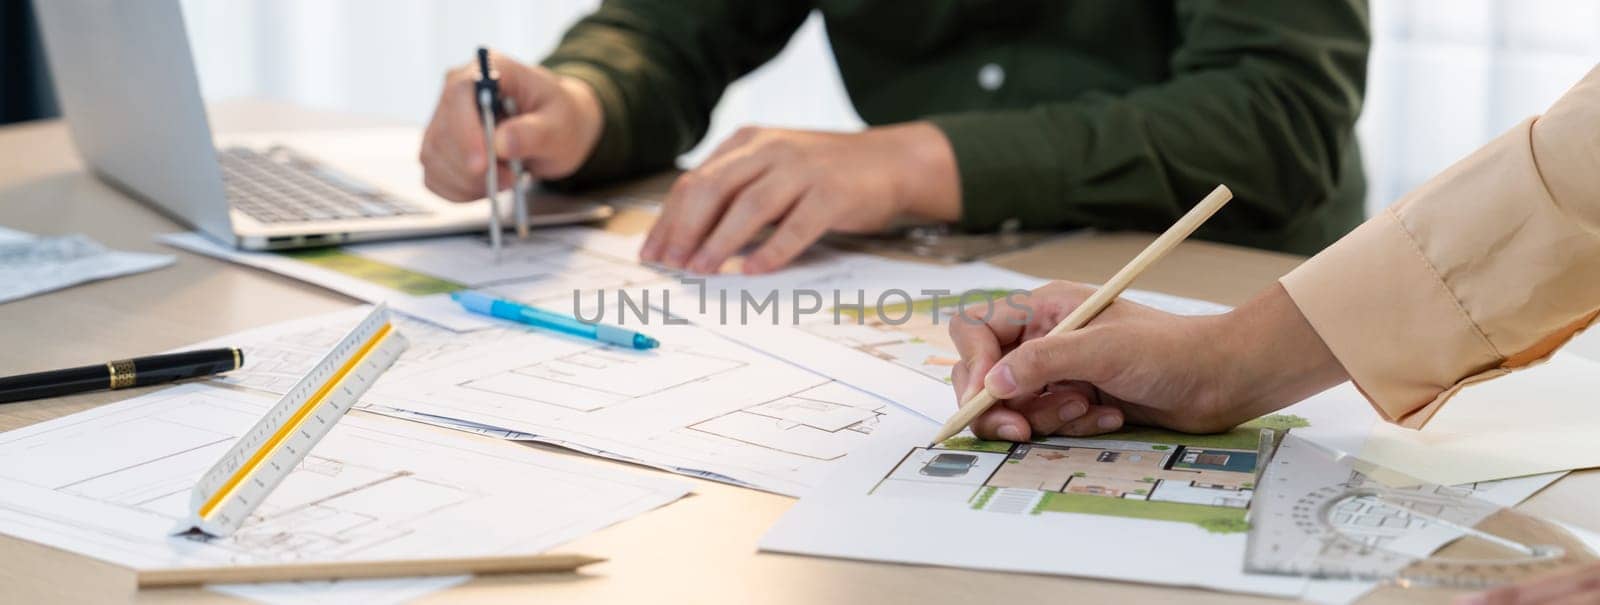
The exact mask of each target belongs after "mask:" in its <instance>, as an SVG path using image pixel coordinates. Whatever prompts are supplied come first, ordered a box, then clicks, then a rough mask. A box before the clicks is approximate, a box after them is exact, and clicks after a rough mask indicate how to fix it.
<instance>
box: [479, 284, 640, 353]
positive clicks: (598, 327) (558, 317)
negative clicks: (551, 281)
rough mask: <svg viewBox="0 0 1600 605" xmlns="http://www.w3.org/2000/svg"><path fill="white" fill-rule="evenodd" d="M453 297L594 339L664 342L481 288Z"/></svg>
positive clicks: (623, 343)
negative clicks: (487, 292)
mask: <svg viewBox="0 0 1600 605" xmlns="http://www.w3.org/2000/svg"><path fill="white" fill-rule="evenodd" d="M450 298H451V299H452V300H455V301H456V302H458V303H461V306H462V307H464V308H466V310H468V311H471V312H473V313H480V314H483V315H488V316H490V317H498V318H500V319H509V320H511V321H514V322H518V323H525V324H528V325H530V326H533V327H536V328H544V329H546V330H555V331H557V332H563V333H566V334H571V335H573V336H580V337H583V338H588V339H591V340H598V341H600V342H603V343H606V344H613V345H617V346H619V347H628V348H632V349H639V350H641V351H642V350H645V349H654V348H656V347H658V346H661V342H660V341H658V340H656V339H654V338H651V337H649V336H645V335H643V334H640V333H638V332H635V331H633V330H628V329H624V328H619V327H616V326H608V325H605V324H598V323H593V324H591V323H584V322H582V321H578V319H577V318H575V317H568V316H566V315H562V314H560V313H551V312H549V311H546V310H544V309H539V308H536V307H530V306H528V305H524V304H522V303H518V302H513V301H509V300H503V299H499V298H495V297H493V296H488V295H485V294H481V293H478V292H472V291H468V290H461V291H457V292H451V293H450Z"/></svg>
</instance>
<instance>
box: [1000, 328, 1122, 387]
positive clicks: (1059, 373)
mask: <svg viewBox="0 0 1600 605" xmlns="http://www.w3.org/2000/svg"><path fill="white" fill-rule="evenodd" d="M1104 345H1105V343H1100V342H1092V341H1091V339H1090V338H1089V337H1088V336H1087V335H1086V333H1085V331H1081V330H1080V331H1076V332H1068V333H1066V334H1058V335H1056V336H1043V337H1040V338H1035V339H1033V340H1029V341H1027V342H1024V343H1022V344H1021V345H1018V346H1017V348H1016V349H1013V350H1012V351H1011V352H1010V353H1008V354H1006V356H1005V357H1002V358H1001V359H1000V362H999V363H996V364H995V366H994V369H991V370H989V373H988V374H987V375H985V376H984V386H985V387H988V389H989V393H990V394H992V395H994V396H995V397H998V398H1001V399H1010V398H1012V397H1016V396H1019V395H1026V394H1030V393H1037V392H1039V391H1040V390H1041V389H1043V388H1044V387H1045V385H1047V384H1050V383H1052V382H1060V381H1066V380H1078V381H1083V382H1088V383H1091V384H1095V383H1098V382H1100V381H1101V380H1103V379H1104V378H1105V374H1106V370H1107V369H1108V368H1111V367H1115V362H1114V361H1112V360H1111V359H1109V358H1108V357H1107V355H1106V353H1107V347H1106V346H1104Z"/></svg>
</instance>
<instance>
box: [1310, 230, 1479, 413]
mask: <svg viewBox="0 0 1600 605" xmlns="http://www.w3.org/2000/svg"><path fill="white" fill-rule="evenodd" d="M1280 283H1282V284H1283V287H1284V289H1285V290H1287V291H1288V292H1289V297H1290V298H1291V299H1293V300H1294V302H1295V305H1296V306H1298V307H1299V308H1300V312H1301V313H1302V314H1304V315H1305V317H1306V319H1307V320H1308V321H1310V323H1311V326H1312V328H1314V329H1315V330H1316V331H1317V334H1318V335H1319V336H1321V337H1322V340H1323V342H1325V343H1327V345H1328V348H1329V349H1330V350H1332V351H1333V354H1334V357H1336V358H1338V360H1339V363H1340V364H1342V365H1343V366H1344V369H1345V371H1346V372H1347V373H1349V375H1350V379H1351V381H1352V382H1354V383H1355V385H1356V388H1358V389H1360V390H1361V392H1362V393H1363V394H1364V395H1366V397H1367V399H1368V400H1370V401H1371V402H1372V404H1373V406H1374V407H1375V408H1377V411H1378V413H1379V414H1380V415H1381V416H1383V418H1384V419H1385V420H1388V421H1390V422H1394V423H1397V424H1400V425H1403V426H1408V427H1411V428H1421V427H1422V425H1423V424H1426V423H1427V421H1428V419H1430V418H1432V417H1433V414H1434V413H1435V412H1437V411H1438V409H1439V407H1440V406H1441V405H1443V403H1444V401H1445V400H1446V399H1448V398H1449V397H1450V395H1452V394H1454V393H1455V391H1456V390H1459V389H1460V388H1461V387H1462V386H1465V385H1466V384H1468V383H1470V382H1477V381H1480V380H1487V379H1489V378H1493V377H1495V376H1499V375H1501V374H1503V373H1505V370H1500V369H1498V367H1499V366H1500V362H1501V360H1502V359H1503V357H1502V356H1501V355H1500V354H1499V353H1498V352H1497V351H1496V350H1495V348H1494V346H1493V345H1492V344H1491V343H1490V342H1489V340H1488V338H1487V337H1485V336H1484V334H1483V333H1482V332H1481V331H1480V330H1479V329H1478V327H1477V325H1476V324H1474V323H1473V321H1472V319H1471V317H1470V316H1469V315H1468V314H1467V312H1466V310H1465V309H1463V307H1462V306H1461V304H1460V303H1459V301H1457V300H1456V298H1455V295H1454V294H1452V293H1451V292H1450V290H1449V288H1447V287H1446V286H1445V283H1444V281H1443V280H1442V279H1441V278H1440V277H1439V275H1438V273H1437V272H1436V271H1435V269H1434V267H1433V265H1432V264H1431V263H1430V262H1429V261H1428V260H1427V258H1426V257H1425V256H1424V255H1423V253H1422V249H1421V248H1420V247H1419V246H1418V245H1417V242H1416V241H1415V239H1414V238H1413V237H1412V235H1411V233H1410V232H1408V231H1407V230H1406V229H1405V226H1404V225H1403V224H1402V223H1401V221H1400V218H1399V217H1398V216H1397V215H1396V214H1395V209H1394V208H1391V209H1390V210H1387V211H1385V212H1384V213H1382V214H1380V215H1378V216H1376V217H1373V218H1372V220H1369V221H1367V222H1366V223H1364V224H1362V225H1361V226H1360V227H1358V228H1356V230H1355V231H1352V232H1351V233H1350V234H1349V235H1347V236H1345V237H1344V238H1343V239H1341V240H1339V242H1337V243H1335V244H1334V245H1333V246H1332V247H1330V248H1328V249H1327V250H1324V251H1323V252H1322V253H1321V254H1318V255H1317V256H1315V257H1313V258H1312V259H1311V260H1308V261H1306V262H1305V264H1303V265H1301V266H1300V267H1298V268H1296V269H1295V270H1294V271H1292V272H1290V273H1289V274H1288V275H1286V276H1284V277H1283V279H1281V280H1280ZM1463 376H1469V377H1470V378H1468V379H1465V380H1463V379H1462V377H1463Z"/></svg>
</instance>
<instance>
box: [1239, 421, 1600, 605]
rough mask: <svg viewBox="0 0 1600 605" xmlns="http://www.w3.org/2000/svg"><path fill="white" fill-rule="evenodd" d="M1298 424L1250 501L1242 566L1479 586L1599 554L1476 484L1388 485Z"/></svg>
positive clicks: (1570, 565) (1563, 566)
mask: <svg viewBox="0 0 1600 605" xmlns="http://www.w3.org/2000/svg"><path fill="white" fill-rule="evenodd" d="M1363 466H1364V463H1358V462H1357V461H1356V460H1354V459H1351V458H1349V457H1346V456H1341V455H1339V454H1337V453H1334V452H1331V451H1329V450H1325V449H1323V448H1321V447H1319V446H1317V445H1316V444H1313V443H1312V442H1310V441H1307V440H1304V439H1301V438H1299V437H1298V436H1296V435H1295V434H1294V433H1293V432H1292V431H1291V432H1290V433H1289V435H1288V436H1287V437H1285V438H1284V440H1283V443H1282V444H1281V445H1280V446H1278V450H1277V453H1276V454H1275V455H1274V456H1273V458H1272V461H1271V462H1270V463H1268V466H1267V468H1266V471H1265V472H1264V473H1262V476H1261V480H1260V481H1259V482H1258V485H1259V487H1258V488H1257V490H1256V495H1255V501H1254V502H1253V503H1251V511H1250V526H1251V527H1250V538H1249V543H1248V546H1247V548H1246V551H1247V553H1246V560H1245V571H1247V572H1250V573H1265V574H1280V575H1291V576H1302V577H1310V578H1319V579H1333V580H1360V581H1367V582H1380V583H1384V584H1388V585H1393V586H1400V587H1406V588H1411V587H1439V588H1453V589H1482V588H1487V587H1492V586H1496V585H1500V584H1506V583H1511V582H1518V581H1521V580H1524V579H1527V578H1530V577H1533V576H1536V575H1540V574H1545V573H1550V572H1553V571H1558V570H1563V569H1571V568H1575V567H1577V566H1580V565H1584V564H1587V563H1590V562H1593V561H1594V560H1595V555H1594V554H1593V553H1591V552H1590V551H1589V550H1588V549H1587V548H1586V547H1585V546H1584V544H1583V542H1582V541H1580V540H1578V539H1577V538H1576V537H1574V536H1572V534H1571V533H1569V532H1567V531H1566V530H1565V529H1563V528H1561V527H1559V526H1557V525H1555V524H1552V523H1549V522H1547V521H1544V520H1542V519H1538V518H1535V517H1532V516H1530V515H1527V514H1525V513H1522V512H1519V511H1517V510H1515V509H1511V508H1503V507H1500V506H1498V505H1496V504H1494V503H1491V502H1488V501H1486V500H1483V499H1480V498H1477V497H1475V496H1474V494H1475V492H1476V490H1477V489H1478V488H1477V484H1474V485H1465V486H1442V485H1412V486H1409V487H1390V486H1387V485H1384V484H1383V483H1380V482H1378V481H1376V480H1374V479H1372V478H1370V477H1368V476H1367V474H1366V473H1364V472H1362V471H1361V470H1358V469H1360V468H1362V467H1363Z"/></svg>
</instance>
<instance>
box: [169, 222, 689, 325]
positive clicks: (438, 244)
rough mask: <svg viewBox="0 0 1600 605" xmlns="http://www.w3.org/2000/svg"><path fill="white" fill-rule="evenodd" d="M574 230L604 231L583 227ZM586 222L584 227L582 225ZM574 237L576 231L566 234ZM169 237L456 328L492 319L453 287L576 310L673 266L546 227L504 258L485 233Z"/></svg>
mask: <svg viewBox="0 0 1600 605" xmlns="http://www.w3.org/2000/svg"><path fill="white" fill-rule="evenodd" d="M575 229H578V230H571V231H570V232H571V233H584V232H588V233H594V234H598V233H601V232H599V231H597V230H595V229H591V228H575ZM580 230H581V231H580ZM557 231H558V232H560V233H567V231H560V230H557ZM563 237H565V238H569V239H570V238H571V237H572V236H570V235H568V236H563ZM160 240H161V241H162V242H163V243H166V244H168V245H172V246H176V247H178V248H182V249H185V250H188V251H190V252H194V253H197V254H204V255H207V256H213V257H216V258H220V259H223V260H228V261H231V262H235V263H239V264H242V265H247V266H251V267H256V268H258V269H264V270H267V271H272V272H274V273H279V274H282V275H286V276H288V277H293V278H295V279H299V280H303V281H306V282H309V283H312V284H316V285H319V286H322V287H324V288H328V289H330V290H334V291H337V292H340V293H343V294H346V295H348V296H352V297H355V298H358V299H360V300H363V301H367V302H371V303H378V302H387V303H389V306H390V307H391V308H393V309H395V310H397V311H400V312H402V313H405V314H408V315H411V316H413V317H417V318H420V319H423V320H425V321H428V322H432V323H434V324H436V325H439V326H442V327H445V328H449V329H451V330H455V331H470V330H479V329H483V328H486V327H488V326H490V325H491V324H492V322H491V320H489V319H487V318H485V317H483V316H479V315H473V314H469V313H465V312H462V311H461V309H460V307H459V306H457V305H456V304H455V303H454V302H452V301H451V300H450V297H449V295H448V292H451V291H454V290H459V289H474V290H479V291H482V292H486V293H489V294H493V295H496V296H501V297H504V298H509V299H514V300H519V301H522V302H526V303H530V304H535V305H540V306H544V307H546V308H549V309H551V310H555V311H558V312H564V313H565V312H570V311H571V309H572V308H573V296H574V292H575V291H577V290H580V289H581V290H584V291H588V292H593V291H595V290H598V289H604V290H607V291H615V290H619V289H631V290H638V289H642V288H649V287H654V286H658V285H663V284H666V283H668V281H669V280H670V279H671V277H670V276H669V275H667V274H665V273H662V272H658V271H655V270H652V269H648V268H645V267H643V266H641V265H639V264H638V263H637V262H635V261H634V260H632V258H631V257H629V258H614V257H611V256H608V255H606V254H603V253H597V252H594V251H591V250H588V249H585V248H582V247H579V246H575V245H573V244H570V243H567V242H566V241H564V239H562V238H560V237H554V236H551V235H547V234H546V232H545V231H543V230H541V231H540V232H538V233H537V234H535V235H533V236H530V238H529V239H528V240H526V241H523V240H519V239H517V238H515V237H511V238H507V239H506V246H505V249H504V250H503V251H502V253H501V258H500V260H499V262H495V261H494V259H493V253H492V252H491V250H490V248H489V246H488V244H487V243H486V242H485V241H484V238H483V236H481V235H460V236H451V237H436V238H426V239H416V240H397V241H391V242H375V243H368V244H351V245H346V246H340V247H337V248H328V249H323V250H319V251H316V252H305V253H299V254H301V255H302V256H296V255H294V254H284V253H275V252H245V251H241V250H237V249H234V248H230V247H227V246H223V245H220V244H217V243H216V242H214V241H212V240H210V239H207V238H206V237H204V236H203V235H200V234H197V233H173V234H167V235H163V236H161V237H160Z"/></svg>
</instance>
